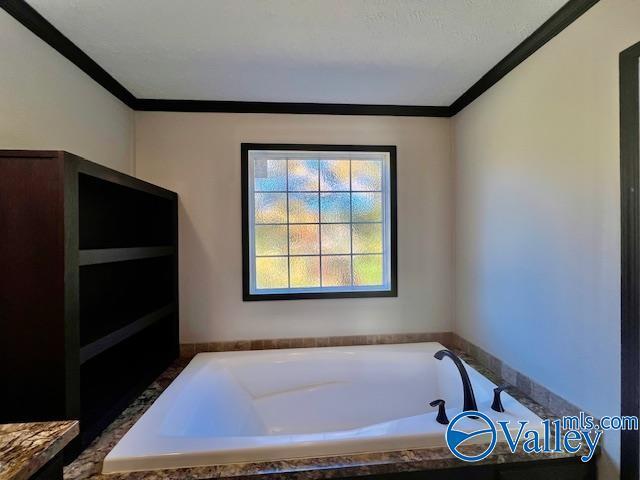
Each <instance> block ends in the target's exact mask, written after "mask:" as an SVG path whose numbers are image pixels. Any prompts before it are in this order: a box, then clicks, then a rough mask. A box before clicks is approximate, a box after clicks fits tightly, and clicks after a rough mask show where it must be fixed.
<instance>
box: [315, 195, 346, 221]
mask: <svg viewBox="0 0 640 480" xmlns="http://www.w3.org/2000/svg"><path fill="white" fill-rule="evenodd" d="M350 197H351V195H350V194H349V193H321V194H320V220H321V221H322V222H327V223H336V222H349V221H351V198H350Z"/></svg>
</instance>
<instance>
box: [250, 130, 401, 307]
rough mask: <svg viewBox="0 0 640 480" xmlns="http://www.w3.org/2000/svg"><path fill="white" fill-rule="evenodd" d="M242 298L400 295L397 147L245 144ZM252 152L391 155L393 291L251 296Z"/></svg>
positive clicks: (390, 259) (331, 297)
mask: <svg viewBox="0 0 640 480" xmlns="http://www.w3.org/2000/svg"><path fill="white" fill-rule="evenodd" d="M240 150H241V155H240V156H241V163H242V167H241V182H242V188H241V191H242V298H243V300H244V301H271V300H304V299H321V298H326V299H335V298H371V297H397V296H398V229H397V175H396V157H397V147H396V146H395V145H333V144H309V143H305V144H296V143H242V144H241V148H240ZM252 150H299V151H321V152H382V153H388V154H389V203H390V205H389V214H390V218H389V229H390V237H391V246H390V247H391V250H390V252H389V261H390V283H391V288H390V289H389V290H380V291H356V292H326V293H325V292H306V293H266V294H254V293H251V278H250V275H251V274H250V262H251V258H250V257H251V256H250V253H249V252H250V248H249V241H250V235H249V151H252Z"/></svg>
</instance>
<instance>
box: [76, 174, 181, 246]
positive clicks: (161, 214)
mask: <svg viewBox="0 0 640 480" xmlns="http://www.w3.org/2000/svg"><path fill="white" fill-rule="evenodd" d="M175 214H176V203H175V201H174V200H172V199H169V198H165V197H163V196H158V195H154V194H151V193H149V192H147V191H144V190H138V189H135V188H129V187H126V186H124V185H121V184H116V183H111V182H108V181H105V180H102V179H100V178H96V177H93V176H89V175H86V174H83V173H80V174H78V241H79V248H80V249H81V250H89V249H102V248H105V249H106V248H109V249H110V248H126V247H131V246H154V247H158V246H166V245H172V244H174V243H175V226H176V225H175V220H176V215H175Z"/></svg>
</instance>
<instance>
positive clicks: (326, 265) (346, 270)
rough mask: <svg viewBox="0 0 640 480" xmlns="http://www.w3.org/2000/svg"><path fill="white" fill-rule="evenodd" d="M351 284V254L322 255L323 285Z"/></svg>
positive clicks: (343, 285) (338, 285) (341, 285)
mask: <svg viewBox="0 0 640 480" xmlns="http://www.w3.org/2000/svg"><path fill="white" fill-rule="evenodd" d="M349 285H351V256H350V255H335V256H334V255H330V256H323V257H322V286H323V287H345V286H349Z"/></svg>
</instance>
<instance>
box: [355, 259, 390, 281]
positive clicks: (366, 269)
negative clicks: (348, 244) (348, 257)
mask: <svg viewBox="0 0 640 480" xmlns="http://www.w3.org/2000/svg"><path fill="white" fill-rule="evenodd" d="M353 284H354V285H382V284H383V281H382V255H354V256H353Z"/></svg>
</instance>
